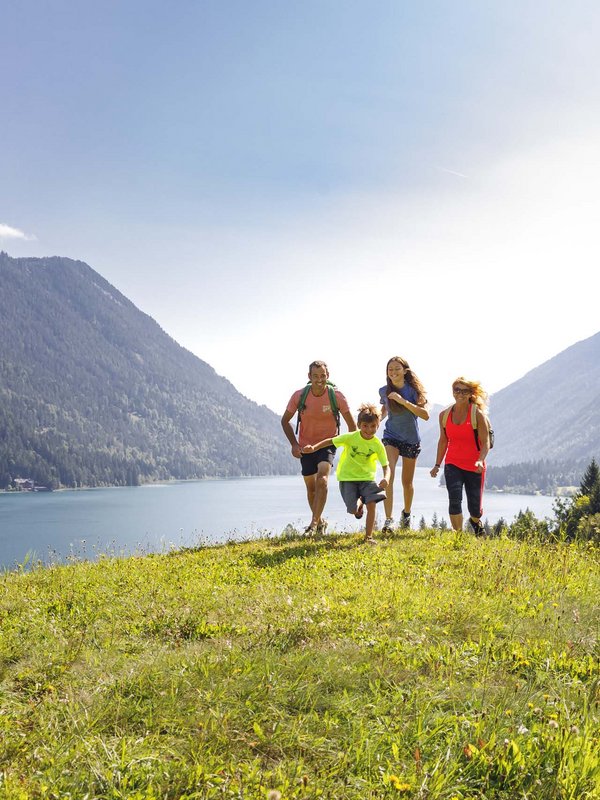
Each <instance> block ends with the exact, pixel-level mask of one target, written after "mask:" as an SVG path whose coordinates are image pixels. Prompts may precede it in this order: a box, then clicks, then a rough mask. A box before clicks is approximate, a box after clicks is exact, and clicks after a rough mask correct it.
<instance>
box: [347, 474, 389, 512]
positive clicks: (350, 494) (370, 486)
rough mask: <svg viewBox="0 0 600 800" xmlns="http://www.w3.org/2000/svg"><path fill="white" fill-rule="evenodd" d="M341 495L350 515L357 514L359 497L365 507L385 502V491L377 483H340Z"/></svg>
mask: <svg viewBox="0 0 600 800" xmlns="http://www.w3.org/2000/svg"><path fill="white" fill-rule="evenodd" d="M340 494H341V495H342V499H343V501H344V503H345V504H346V509H347V511H348V513H349V514H354V513H355V511H356V509H357V503H358V498H359V497H360V498H361V500H362V501H363V503H364V504H365V505H366V504H367V503H379V502H381V501H382V500H385V489H380V488H379V486H378V485H377V484H376V483H375V481H340Z"/></svg>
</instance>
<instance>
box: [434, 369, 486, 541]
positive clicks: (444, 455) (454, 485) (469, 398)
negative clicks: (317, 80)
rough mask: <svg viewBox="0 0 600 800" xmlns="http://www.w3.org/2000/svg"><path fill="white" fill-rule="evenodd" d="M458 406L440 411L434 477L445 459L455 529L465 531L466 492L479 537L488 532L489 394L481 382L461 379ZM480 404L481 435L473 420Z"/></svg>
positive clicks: (456, 397)
mask: <svg viewBox="0 0 600 800" xmlns="http://www.w3.org/2000/svg"><path fill="white" fill-rule="evenodd" d="M452 393H453V395H454V405H452V406H451V408H449V409H445V410H444V411H442V412H441V414H440V438H439V441H438V448H437V458H436V463H435V466H434V467H433V469H432V470H431V473H430V474H431V477H432V478H436V477H437V475H438V473H439V471H440V466H441V464H442V460H445V466H444V478H445V480H446V489H447V490H448V500H449V504H448V512H449V514H450V523H451V525H452V527H453V528H454V530H455V531H459V530H462V527H463V514H462V495H463V489H464V491H465V494H466V497H467V507H468V509H469V514H470V518H469V524H470V526H471V528H472V529H473V531H474V533H475V535H476V536H481V535H482V534H483V533H484V528H483V524H482V522H481V517H482V516H483V508H482V505H481V498H482V495H483V484H484V481H485V459H486V457H487V454H488V452H489V449H490V441H489V427H488V422H487V417H486V415H485V411H486V400H487V394H486V393H485V391H484V390H483V387H482V386H481V384H480V383H478V382H477V381H469V380H467V379H466V378H457V379H456V380H455V381H454V383H453V384H452ZM473 405H475V406H476V412H475V413H476V415H477V416H476V419H477V437H476V435H475V431H474V430H473V423H472V421H471V413H472V406H473Z"/></svg>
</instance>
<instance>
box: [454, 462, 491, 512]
mask: <svg viewBox="0 0 600 800" xmlns="http://www.w3.org/2000/svg"><path fill="white" fill-rule="evenodd" d="M444 478H445V479H446V489H447V490H448V500H449V501H450V502H449V506H448V513H449V514H452V515H455V514H462V493H463V486H464V489H465V494H466V495H467V507H468V509H469V514H470V515H471V516H472V517H473V519H481V517H482V516H483V508H482V507H481V498H482V496H483V482H484V480H485V470H483V472H471V471H470V470H467V469H461V468H460V467H455V466H454V464H446V465H445V466H444Z"/></svg>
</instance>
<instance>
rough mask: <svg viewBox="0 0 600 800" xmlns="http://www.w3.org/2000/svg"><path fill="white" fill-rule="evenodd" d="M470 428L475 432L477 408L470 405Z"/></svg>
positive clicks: (472, 404) (473, 404)
mask: <svg viewBox="0 0 600 800" xmlns="http://www.w3.org/2000/svg"><path fill="white" fill-rule="evenodd" d="M471 427H472V428H473V430H474V431H476V430H477V406H476V405H475V403H471Z"/></svg>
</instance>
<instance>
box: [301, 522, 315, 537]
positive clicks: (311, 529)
mask: <svg viewBox="0 0 600 800" xmlns="http://www.w3.org/2000/svg"><path fill="white" fill-rule="evenodd" d="M317 531H318V525H316V524H315V523H314V522H311V523H310V525H308V526H307V527H306V528H304V533H305V534H306V535H307V536H310V535H311V534H313V533H317Z"/></svg>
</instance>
